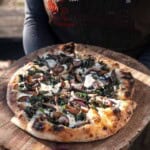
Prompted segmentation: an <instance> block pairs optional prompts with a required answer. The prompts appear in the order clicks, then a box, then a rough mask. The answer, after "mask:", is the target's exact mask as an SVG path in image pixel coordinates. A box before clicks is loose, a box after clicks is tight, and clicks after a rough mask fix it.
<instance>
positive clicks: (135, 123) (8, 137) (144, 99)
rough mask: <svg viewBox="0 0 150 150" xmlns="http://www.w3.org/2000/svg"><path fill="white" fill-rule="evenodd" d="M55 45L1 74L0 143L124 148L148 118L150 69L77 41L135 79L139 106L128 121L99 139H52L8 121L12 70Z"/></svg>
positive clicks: (15, 149) (40, 148)
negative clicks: (41, 136)
mask: <svg viewBox="0 0 150 150" xmlns="http://www.w3.org/2000/svg"><path fill="white" fill-rule="evenodd" d="M53 48H56V49H57V48H58V45H56V46H51V47H47V48H44V49H41V50H39V51H37V52H34V53H32V54H30V55H28V56H25V57H23V58H21V59H19V60H18V61H17V62H15V63H14V64H13V65H12V66H11V67H10V68H9V69H8V70H7V71H6V72H5V73H4V74H3V76H2V77H1V78H0V145H1V146H3V147H4V148H6V149H10V150H62V149H64V150H83V149H86V150H91V149H92V150H99V149H101V150H107V149H127V148H128V146H129V145H130V143H132V142H133V141H134V140H135V138H136V137H137V136H138V135H139V134H140V132H141V131H142V130H143V129H144V127H145V126H146V125H147V124H148V122H149V121H150V101H149V97H150V71H149V70H148V69H147V68H146V67H144V66H143V65H142V64H140V63H139V62H137V61H136V60H134V59H132V58H130V57H128V56H125V55H122V54H120V53H116V52H112V51H110V50H107V49H103V48H100V47H95V46H89V45H82V44H76V48H77V49H79V50H81V51H89V49H90V51H92V52H93V53H95V54H96V55H97V56H99V57H101V58H102V59H106V58H107V59H110V60H111V61H112V60H113V61H115V62H118V63H119V64H120V67H121V68H123V69H125V70H128V71H130V72H132V74H133V76H134V78H135V79H136V89H135V90H136V92H135V95H134V100H135V101H136V102H137V103H138V107H137V109H136V111H135V113H134V115H133V117H132V118H131V120H130V121H129V123H128V124H127V125H126V126H125V127H124V128H123V129H122V130H120V131H119V132H118V133H117V134H115V135H113V136H111V137H109V138H107V139H105V140H102V141H95V142H89V143H69V144H67V143H55V142H49V141H44V140H39V139H37V138H34V137H33V136H31V135H29V134H28V133H26V132H24V131H22V130H21V129H19V128H17V127H16V126H15V125H13V124H12V123H11V122H10V119H11V117H12V116H13V113H12V112H11V111H10V109H9V108H8V106H7V103H6V89H7V84H8V81H9V79H10V77H11V76H12V74H13V73H14V72H15V71H16V70H17V69H18V68H19V67H21V66H23V65H24V64H25V63H27V62H29V61H32V60H33V58H34V57H35V56H36V55H38V54H40V53H41V51H48V50H51V49H53Z"/></svg>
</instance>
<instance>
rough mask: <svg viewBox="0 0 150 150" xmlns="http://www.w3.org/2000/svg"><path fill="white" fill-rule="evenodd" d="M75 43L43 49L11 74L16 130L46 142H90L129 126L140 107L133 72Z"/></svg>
mask: <svg viewBox="0 0 150 150" xmlns="http://www.w3.org/2000/svg"><path fill="white" fill-rule="evenodd" d="M77 45H78V44H74V43H67V44H62V45H57V46H54V47H52V48H50V49H49V50H46V51H44V50H43V51H40V52H38V53H37V55H36V56H33V59H32V60H31V61H30V62H28V63H26V64H25V65H24V66H22V67H21V68H19V69H18V70H17V71H16V72H15V73H14V74H13V76H12V77H11V79H10V81H9V83H8V88H7V103H8V106H9V107H10V109H11V110H12V111H13V113H14V117H13V118H12V119H11V121H12V122H13V123H14V124H15V125H16V126H18V127H19V128H21V129H23V130H25V131H27V132H28V133H30V134H31V135H33V136H35V137H38V138H41V139H45V140H50V141H57V142H89V141H94V140H100V139H104V138H107V137H109V136H111V135H114V134H115V133H117V132H118V131H119V130H120V129H122V128H123V127H124V126H125V125H126V124H127V123H128V121H129V120H130V119H131V117H132V115H133V113H134V109H135V108H136V105H137V104H136V102H135V101H133V99H132V95H133V93H134V82H135V80H134V78H133V76H132V74H131V73H130V72H127V71H125V70H123V69H121V68H120V66H119V64H117V63H115V62H114V61H110V60H107V58H105V59H102V58H101V57H99V54H98V53H97V52H94V51H92V50H81V49H78V48H77Z"/></svg>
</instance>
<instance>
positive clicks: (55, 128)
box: [53, 125, 64, 131]
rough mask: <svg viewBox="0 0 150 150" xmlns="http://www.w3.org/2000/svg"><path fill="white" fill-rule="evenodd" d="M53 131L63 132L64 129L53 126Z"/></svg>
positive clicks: (59, 126) (60, 126)
mask: <svg viewBox="0 0 150 150" xmlns="http://www.w3.org/2000/svg"><path fill="white" fill-rule="evenodd" d="M53 130H54V131H63V130H64V127H63V126H62V125H53Z"/></svg>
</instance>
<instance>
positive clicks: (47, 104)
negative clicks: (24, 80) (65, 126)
mask: <svg viewBox="0 0 150 150" xmlns="http://www.w3.org/2000/svg"><path fill="white" fill-rule="evenodd" d="M43 105H44V106H46V107H50V108H52V109H54V110H56V106H55V105H54V104H50V103H43Z"/></svg>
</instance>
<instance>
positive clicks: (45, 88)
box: [39, 83, 61, 96]
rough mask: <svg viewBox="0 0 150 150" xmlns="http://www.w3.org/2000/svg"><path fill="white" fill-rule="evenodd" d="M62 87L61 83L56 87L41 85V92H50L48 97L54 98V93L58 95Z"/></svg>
mask: <svg viewBox="0 0 150 150" xmlns="http://www.w3.org/2000/svg"><path fill="white" fill-rule="evenodd" d="M60 87H61V83H57V84H56V85H55V86H54V87H53V86H52V85H46V84H44V83H41V87H40V89H39V90H40V91H48V95H50V96H52V95H53V94H52V93H55V94H56V93H58V92H59V90H60Z"/></svg>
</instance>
